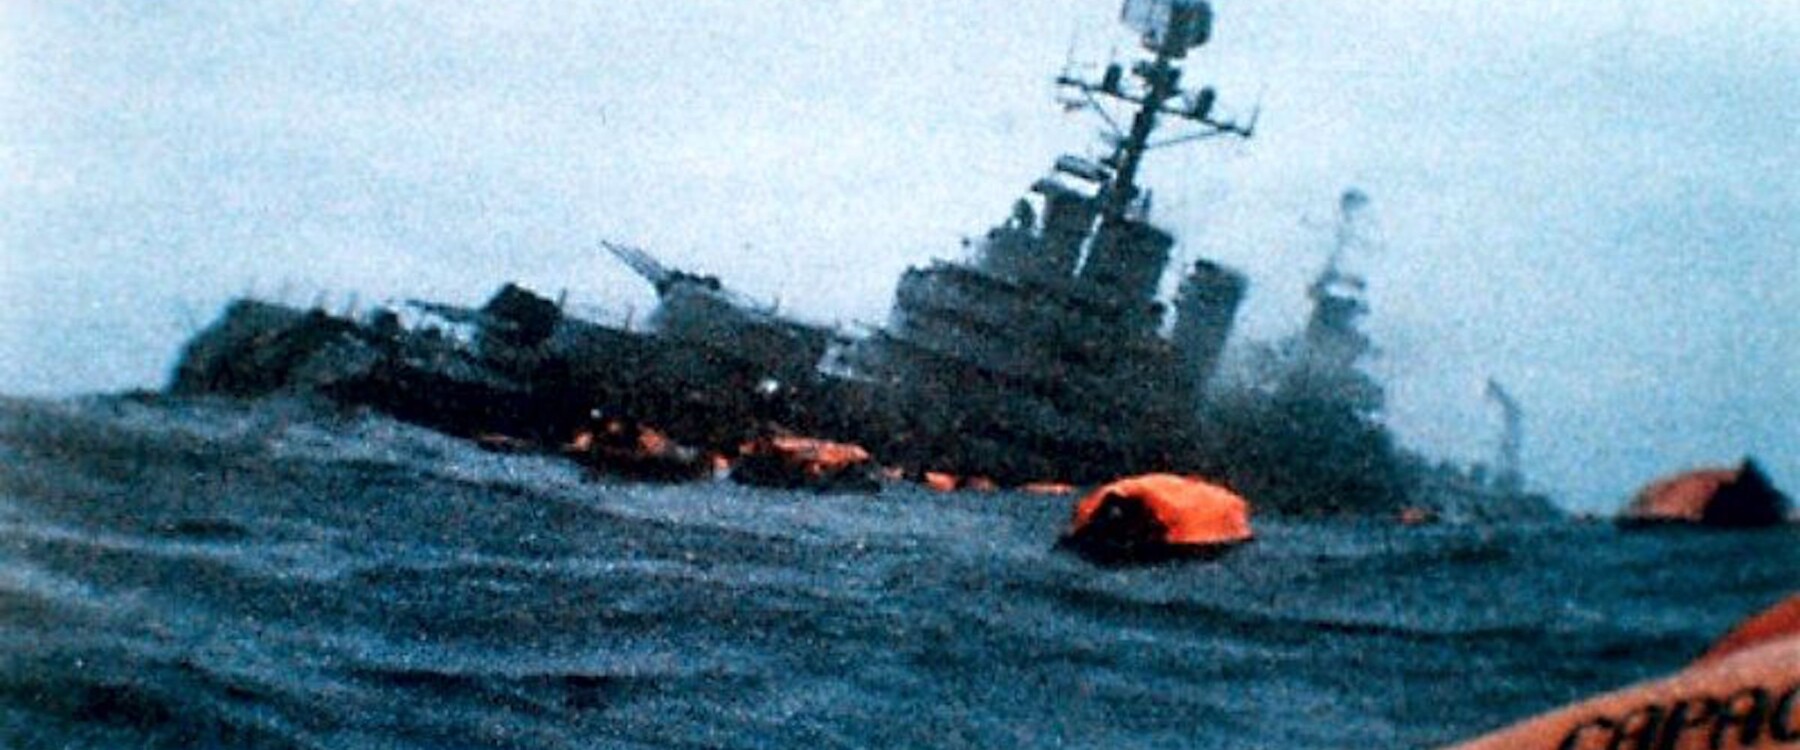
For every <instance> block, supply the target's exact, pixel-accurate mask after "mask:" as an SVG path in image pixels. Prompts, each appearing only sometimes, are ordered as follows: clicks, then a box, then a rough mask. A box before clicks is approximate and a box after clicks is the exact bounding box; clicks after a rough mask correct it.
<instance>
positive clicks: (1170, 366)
mask: <svg viewBox="0 0 1800 750" xmlns="http://www.w3.org/2000/svg"><path fill="white" fill-rule="evenodd" d="M1123 20H1124V21H1125V22H1126V24H1127V25H1129V26H1130V27H1131V28H1132V29H1134V30H1135V31H1137V32H1138V33H1140V34H1142V35H1143V43H1144V48H1145V50H1146V51H1148V52H1149V53H1150V56H1149V57H1148V58H1147V59H1143V60H1141V61H1138V62H1136V63H1135V64H1133V65H1131V66H1130V68H1129V70H1127V69H1126V68H1125V67H1124V66H1122V65H1120V64H1117V63H1115V64H1112V65H1109V66H1108V67H1107V68H1106V69H1105V72H1104V74H1103V75H1102V76H1101V77H1100V78H1099V80H1085V79H1081V78H1077V77H1073V76H1068V75H1065V76H1063V77H1060V78H1059V79H1058V80H1057V83H1058V84H1059V85H1060V86H1061V87H1063V89H1064V90H1065V91H1066V92H1068V93H1069V94H1071V95H1072V97H1073V98H1072V101H1077V102H1079V103H1080V105H1081V106H1082V107H1084V108H1090V109H1093V110H1095V111H1098V112H1100V113H1101V114H1102V115H1103V116H1104V114H1105V110H1104V109H1103V107H1105V106H1109V105H1110V106H1118V105H1121V104H1122V105H1125V106H1127V107H1129V108H1130V109H1131V110H1132V116H1131V119H1130V122H1129V125H1128V126H1127V127H1124V128H1119V127H1113V128H1112V132H1111V134H1110V136H1109V138H1108V141H1109V143H1108V146H1109V147H1110V153H1108V154H1107V155H1106V156H1105V157H1103V158H1101V159H1098V160H1093V159H1087V158H1083V157H1080V156H1074V155H1065V156H1063V157H1061V158H1059V159H1057V160H1056V161H1055V163H1054V168H1053V171H1052V174H1051V175H1050V176H1048V177H1045V178H1043V179H1041V180H1039V181H1038V182H1037V183H1036V184H1034V185H1032V187H1031V196H1030V197H1029V198H1027V199H1021V200H1020V201H1019V202H1017V203H1016V204H1015V205H1014V208H1013V212H1012V216H1011V218H1010V219H1008V220H1007V221H1006V222H1005V223H1003V224H1001V225H1000V226H997V227H995V228H994V229H992V230H990V231H989V232H988V233H987V234H986V235H985V236H984V237H982V238H980V239H979V240H978V241H976V242H974V243H973V247H972V251H973V252H972V257H971V258H970V259H969V260H968V261H965V262H945V261H938V262H935V263H932V264H931V265H928V266H924V267H915V268H912V269H909V270H908V271H906V273H905V275H904V276H902V278H901V279H900V282H899V284H898V287H897V289H896V294H895V299H894V305H893V308H892V311H891V313H890V316H889V319H888V321H887V325H886V327H884V328H883V329H881V330H879V331H877V332H875V333H874V335H872V336H870V337H869V338H868V339H867V340H865V341H863V342H861V343H860V344H859V345H858V346H857V347H856V349H855V351H854V352H853V353H852V356H851V360H852V362H853V364H854V366H855V367H856V368H857V369H858V370H859V371H860V372H861V373H863V374H864V375H865V376H866V377H868V378H869V379H871V380H873V381H875V382H876V383H877V384H879V385H880V386H881V387H883V388H884V389H886V391H887V393H886V394H885V395H886V398H888V399H889V400H890V401H891V402H892V403H893V404H894V411H895V412H896V413H898V414H902V415H904V416H905V418H906V420H907V421H908V422H909V424H908V427H907V432H908V434H909V437H910V438H911V440H910V443H909V444H908V445H907V446H906V448H907V450H906V452H907V453H911V454H915V455H917V456H921V457H924V456H930V457H935V458H937V459H938V460H940V461H941V460H942V459H943V457H952V459H953V463H965V464H967V465H964V466H950V467H946V468H950V469H955V470H970V471H983V472H988V473H994V474H999V475H1001V477H1000V478H1003V479H1030V478H1038V477H1045V476H1056V477H1063V478H1069V479H1087V478H1097V477H1101V476H1104V475H1106V474H1107V473H1108V472H1110V471H1116V470H1117V467H1120V466H1137V467H1146V468H1150V467H1158V466H1163V465H1167V464H1169V463H1170V462H1171V461H1172V460H1173V456H1172V455H1171V453H1170V451H1171V450H1179V449H1180V446H1183V445H1185V444H1187V443H1188V442H1189V440H1188V438H1190V437H1191V435H1192V434H1193V429H1194V424H1195V421H1196V419H1197V417H1198V411H1199V409H1200V406H1201V400H1200V393H1201V387H1202V386H1203V385H1204V384H1205V382H1206V381H1207V379H1208V378H1209V377H1210V376H1211V374H1212V371H1213V369H1214V367H1215V365H1216V363H1217V361H1218V356H1219V352H1220V349H1221V347H1222V346H1223V344H1224V342H1225V339H1226V338H1227V335H1228V333H1229V330H1230V328H1231V324H1232V320H1233V318H1234V317H1235V314H1236V310H1237V306H1238V303H1239V302H1240V301H1241V299H1242V297H1243V294H1244V290H1245V286H1246V282H1245V280H1244V277H1243V275H1242V274H1240V273H1238V272H1236V271H1234V270H1232V269H1229V268H1226V267H1224V266H1222V265H1219V264H1217V263H1213V262H1210V261H1204V260H1202V261H1200V262H1197V263H1196V264H1194V266H1193V267H1192V268H1191V269H1189V271H1188V273H1187V276H1186V278H1185V279H1184V280H1183V281H1182V282H1181V285H1180V290H1179V291H1178V293H1177V296H1176V299H1175V301H1174V305H1173V307H1174V321H1173V325H1172V326H1167V324H1168V323H1169V321H1168V320H1167V318H1169V317H1170V312H1169V309H1168V308H1169V305H1168V304H1166V303H1165V302H1163V301H1162V300H1160V299H1158V288H1159V286H1160V284H1161V281H1162V278H1163V276H1164V274H1165V272H1166V271H1167V267H1168V265H1169V262H1170V254H1171V249H1172V248H1173V247H1174V245H1175V239H1174V237H1173V236H1172V235H1171V234H1169V232H1167V231H1165V230H1164V229H1162V228H1160V227H1157V226H1155V225H1154V224H1152V223H1151V222H1150V208H1151V200H1150V198H1151V196H1150V193H1149V191H1147V190H1145V189H1143V188H1142V187H1141V186H1140V185H1139V184H1138V173H1139V170H1140V167H1141V166H1142V164H1143V160H1144V157H1145V155H1146V154H1147V153H1148V152H1149V151H1151V150H1152V149H1154V148H1157V147H1160V146H1163V145H1171V144H1173V143H1179V142H1185V141H1189V140H1197V139H1201V138H1206V137H1211V136H1238V137H1247V136H1249V135H1250V134H1251V132H1252V127H1250V126H1241V125H1239V124H1237V123H1233V122H1228V121H1223V120H1220V119H1216V118H1214V117H1213V113H1212V109H1213V103H1214V100H1215V95H1214V93H1213V91H1212V89H1200V90H1198V91H1190V90H1187V89H1184V88H1183V87H1182V84H1181V69H1180V67H1179V62H1180V61H1181V60H1182V59H1183V58H1184V57H1186V55H1187V54H1188V53H1189V52H1190V51H1192V50H1194V49H1196V48H1198V47H1200V46H1201V45H1203V44H1205V43H1206V41H1207V39H1208V37H1209V36H1210V34H1211V28H1212V11H1211V8H1210V7H1209V6H1208V5H1207V4H1206V3H1204V2H1198V1H1191V0H1160V1H1155V0H1130V1H1129V2H1127V3H1126V4H1125V8H1124V12H1123ZM1106 122H1107V123H1108V125H1109V126H1112V125H1113V123H1115V122H1116V121H1115V120H1113V119H1111V118H1110V117H1107V118H1106ZM1165 124H1177V125H1180V126H1185V127H1184V130H1185V131H1186V132H1184V133H1181V134H1177V135H1175V136H1173V137H1171V138H1169V139H1168V140H1166V141H1163V142H1155V141H1153V140H1152V137H1153V136H1154V135H1156V134H1157V132H1158V130H1159V128H1160V127H1161V126H1163V125H1165ZM1166 326H1167V327H1168V328H1169V329H1170V330H1171V331H1172V334H1171V335H1168V336H1165V335H1164V334H1163V331H1164V329H1165V327H1166ZM959 457H960V458H961V459H962V460H961V461H956V460H955V459H956V458H959Z"/></svg>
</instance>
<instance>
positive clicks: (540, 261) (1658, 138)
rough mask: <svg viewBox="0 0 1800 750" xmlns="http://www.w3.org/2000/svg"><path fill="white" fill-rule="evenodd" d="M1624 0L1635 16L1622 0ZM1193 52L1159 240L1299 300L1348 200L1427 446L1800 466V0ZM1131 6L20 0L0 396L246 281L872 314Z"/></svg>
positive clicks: (952, 238)
mask: <svg viewBox="0 0 1800 750" xmlns="http://www.w3.org/2000/svg"><path fill="white" fill-rule="evenodd" d="M1646 6H1648V7H1646ZM1216 7H1217V11H1218V23H1217V28H1216V31H1215V36H1214V44H1213V45H1212V46H1209V47H1207V48H1205V49H1203V50H1201V51H1200V52H1199V53H1198V54H1197V55H1196V56H1195V57H1194V58H1193V59H1192V64H1191V65H1190V73H1189V78H1190V79H1191V80H1196V81H1202V82H1215V83H1217V84H1218V86H1219V88H1220V93H1221V106H1222V108H1223V111H1225V112H1227V113H1231V112H1240V113H1242V112H1247V111H1248V110H1249V109H1250V107H1251V106H1252V105H1254V104H1255V103H1256V102H1258V101H1260V102H1261V103H1262V106H1263V118H1262V122H1261V128H1260V130H1259V132H1258V137H1257V138H1256V139H1255V140H1254V141H1251V142H1249V143H1243V144H1212V145H1206V146H1201V147H1197V148H1192V149H1188V150H1186V151H1183V152H1179V153H1173V152H1172V153H1167V154H1161V155H1159V156H1158V159H1157V161H1155V162H1154V163H1153V164H1152V165H1151V167H1150V168H1149V170H1148V174H1147V179H1148V181H1149V182H1150V183H1151V184H1152V186H1153V187H1155V188H1156V190H1157V205H1158V211H1159V217H1160V219H1161V221H1163V222H1164V223H1166V224H1167V225H1169V226H1171V227H1172V228H1173V229H1175V230H1176V231H1177V233H1178V234H1180V235H1181V237H1182V244H1181V245H1180V246H1179V248H1178V250H1177V252H1178V253H1179V254H1180V256H1181V257H1183V258H1190V257H1195V256H1199V255H1205V256H1208V257H1213V258H1217V259H1220V260H1223V261H1225V262H1227V263H1230V264H1232V265H1235V266H1238V267H1240V268H1242V269H1244V270H1245V271H1246V272H1248V273H1249V275H1250V276H1251V278H1252V283H1253V288H1252V293H1251V294H1252V296H1251V298H1250V300H1249V302H1248V303H1247V306H1246V309H1245V312H1244V317H1243V330H1244V331H1245V332H1246V333H1249V334H1252V335H1256V336H1260V337H1273V336H1278V335H1281V334H1283V333H1285V332H1287V331H1288V330H1290V329H1291V328H1292V327H1294V326H1296V325H1297V324H1298V323H1299V321H1300V319H1301V317H1302V316H1303V315H1304V312H1305V311H1304V301H1303V297H1302V287H1303V284H1304V282H1305V279H1306V278H1307V276H1308V275H1310V274H1311V273H1312V272H1313V271H1314V270H1315V269H1316V267H1317V265H1318V263H1319V262H1320V261H1321V260H1322V258H1323V250H1324V246H1325V242H1326V237H1327V234H1328V233H1327V232H1326V231H1325V230H1324V229H1323V228H1322V227H1321V226H1319V224H1320V223H1321V222H1323V221H1325V220H1326V219H1328V218H1329V216H1330V215H1331V209H1332V206H1333V203H1334V199H1335V196H1336V195H1337V193H1338V192H1339V191H1340V190H1342V189H1343V188H1344V187H1346V186H1349V185H1357V186H1360V187H1362V188H1363V189H1364V190H1365V191H1367V192H1368V193H1369V194H1370V195H1371V196H1372V197H1373V200H1374V204H1373V208H1372V218H1373V219H1374V224H1375V227H1376V230H1377V231H1378V234H1379V236H1380V239H1381V247H1380V249H1379V250H1377V251H1376V252H1372V253H1367V254H1365V255H1363V256H1362V257H1360V258H1357V259H1355V260H1354V263H1355V265H1356V267H1357V269H1358V270H1360V271H1362V272H1364V273H1366V274H1367V275H1368V276H1369V277H1370V282H1371V290H1370V297H1371V302H1372V304H1373V306H1374V308H1375V314H1374V316H1373V317H1372V319H1371V320H1370V328H1371V331H1372V333H1373V334H1374V335H1375V336H1376V338H1377V339H1378V341H1379V342H1380V344H1381V346H1382V347H1383V351H1384V354H1383V357H1382V358H1381V360H1380V361H1378V362H1377V363H1376V369H1377V370H1378V372H1379V373H1380V374H1381V375H1382V376H1383V377H1384V378H1385V379H1386V381H1387V382H1388V384H1389V387H1390V395H1391V398H1390V401H1391V407H1390V412H1391V414H1390V421H1391V422H1392V423H1393V424H1394V425H1395V427H1396V428H1397V429H1398V430H1399V431H1400V432H1401V434H1402V435H1403V436H1405V438H1406V439H1407V440H1408V442H1410V443H1412V444H1414V445H1416V446H1419V447H1421V448H1422V449H1424V450H1426V451H1427V452H1428V453H1432V454H1436V455H1444V456H1448V457H1455V458H1474V457H1482V456H1484V455H1486V453H1487V452H1488V451H1490V450H1491V447H1492V445H1493V442H1494V436H1495V431H1496V429H1497V428H1496V426H1495V423H1496V419H1495V416H1494V414H1493V413H1492V412H1491V409H1490V408H1489V407H1488V406H1487V405H1486V404H1484V403H1483V402H1482V400H1481V384H1482V382H1483V381H1484V380H1485V379H1486V378H1487V377H1489V376H1490V375H1491V376H1493V377H1496V378H1498V379H1500V380H1501V381H1503V382H1505V383H1506V384H1507V385H1508V386H1509V387H1510V388H1511V389H1512V390H1513V391H1514V392H1515V393H1516V394H1517V395H1518V397H1519V398H1520V400H1521V401H1523V402H1524V403H1525V404H1526V406H1527V408H1528V410H1529V417H1528V418H1529V428H1530V434H1529V436H1528V442H1527V449H1526V458H1527V463H1528V467H1527V468H1528V470H1529V471H1530V472H1531V475H1532V477H1533V480H1534V481H1535V482H1536V483H1537V484H1538V485H1539V486H1541V487H1543V488H1545V489H1548V490H1551V491H1552V492H1554V493H1556V494H1557V495H1558V496H1559V497H1560V498H1561V499H1563V500H1564V501H1565V502H1567V503H1568V504H1570V505H1572V506H1574V507H1579V508H1595V509H1605V508H1610V507H1612V506H1613V505H1615V504H1616V503H1618V502H1619V501H1620V500H1621V499H1622V497H1623V496H1624V495H1625V494H1628V493H1629V492H1630V491H1631V490H1632V489H1633V488H1635V487H1636V486H1637V485H1638V484H1640V483H1642V482H1643V481H1644V480H1646V479H1648V478H1650V477H1651V476H1653V475H1655V474H1657V473H1660V472H1663V471H1667V470H1672V469H1678V468H1684V467H1687V466H1691V465H1696V464H1705V463H1719V462H1728V461H1733V460H1735V459H1736V458H1737V457H1738V456H1739V455H1741V454H1743V453H1746V452H1754V453H1756V454H1758V455H1760V456H1762V457H1763V458H1764V459H1765V461H1766V463H1767V464H1768V465H1769V466H1771V468H1772V469H1773V470H1774V473H1775V476H1776V479H1777V481H1778V482H1779V483H1781V484H1783V485H1785V486H1786V487H1788V488H1789V490H1790V491H1795V490H1800V428H1797V427H1796V425H1800V323H1796V322H1795V321H1796V313H1795V310H1796V309H1797V308H1800V212H1797V211H1796V208H1797V207H1800V177H1796V175H1800V110H1797V109H1796V104H1800V44H1797V43H1796V42H1795V41H1794V40H1795V39H1800V3H1795V2H1788V1H1785V0H1783V1H1780V2H1758V3H1689V4H1681V5H1677V4H1660V5H1654V6H1651V5H1650V4H1642V3H1634V2H1625V1H1621V2H1602V1H1599V0H1595V1H1585V0H1584V1H1583V2H1574V1H1553V0H1521V1H1520V2H1512V3H1483V4H1471V3H1462V2H1452V1H1451V0H1439V1H1437V2H1426V1H1424V0H1414V1H1413V2H1382V3H1359V4H1348V3H1337V2H1318V3H1305V4H1298V3H1278V2H1274V1H1273V0H1258V1H1255V2H1252V1H1249V0H1246V1H1245V2H1219V3H1217V6H1216ZM1115 14H1116V6H1115V4H1114V2H1112V0H1053V1H1045V0H1037V1H1034V2H986V3H967V2H917V1H915V2H897V1H896V2H879V1H876V0H868V1H866V2H848V1H845V2H825V3H811V4H806V6H805V7H804V8H802V7H801V6H800V4H796V3H775V2H742V1H741V0H740V1H736V2H726V1H724V0H712V1H691V2H682V3H653V2H647V1H634V0H614V1H611V2H605V3H589V4H580V5H577V4H569V3H512V4H506V5H505V6H504V7H494V4H475V3H468V4H459V5H456V6H454V7H453V6H452V4H450V3H437V2H423V1H417V2H407V1H401V0H387V1H367V2H354V3H351V2H339V3H313V2H298V1H297V0H295V1H288V0H239V1H234V2H211V3H141V2H61V1H58V2H51V1H49V0H8V1H7V2H4V3H0V296H3V297H4V298H5V299H6V300H7V304H6V305H4V306H0V392H4V393H9V394H39V395H41V394H67V393H78V392H87V391H95V390H111V389H119V388H127V387H154V386H159V385H160V384H161V383H162V382H163V380H164V378H165V377H166V373H167V370H168V367H169V366H170V365H171V364H172V362H173V360H174V357H175V356H176V354H177V352H178V348H179V346H180V343H181V341H182V340H183V338H184V337H185V336H186V335H188V334H189V333H191V332H192V331H193V330H194V329H195V327H197V326H199V325H202V324H204V323H205V322H206V321H208V320H210V319H211V318H212V317H213V316H214V315H216V314H217V312H218V310H219V309H220V307H221V306H222V304H223V303H224V302H225V301H226V300H227V299H228V298H229V297H231V296H232V295H235V294H239V293H242V292H246V291H252V290H253V291H255V292H257V293H260V294H263V295H271V296H272V295H284V296H286V297H287V298H289V299H291V300H292V301H296V302H303V301H310V300H312V299H313V298H314V297H315V296H316V295H318V294H320V293H326V294H327V296H328V299H329V300H331V301H332V304H334V305H341V304H344V302H345V300H346V299H347V298H348V297H349V296H351V295H352V294H354V295H356V296H357V297H358V298H359V299H361V300H363V301H365V302H366V301H374V300H381V299H385V298H397V297H409V296H413V297H430V298H438V299H446V300H450V301H459V302H468V303H475V302H478V301H480V300H481V299H482V298H484V297H485V296H486V295H487V294H488V293H489V292H491V291H492V289H493V288H495V287H496V286H497V285H498V284H499V283H500V282H501V281H504V280H508V279H516V280H520V281H522V282H524V283H526V284H528V285H531V286H535V287H537V288H539V289H542V290H545V291H547V292H554V291H556V290H559V289H567V290H568V292H569V294H570V298H571V300H573V301H574V302H576V303H578V304H587V305H602V306H607V307H611V308H615V309H623V308H627V307H631V308H635V309H639V310H641V309H643V308H645V307H647V306H648V305H649V304H650V303H651V301H652V297H651V295H650V292H649V290H648V289H647V287H645V285H644V284H642V283H641V282H639V281H638V280H637V279H635V277H632V276H630V275H629V273H628V272H626V271H624V270H623V269H622V268H620V267H618V266H617V264H616V263H615V262H613V261H612V260H611V259H610V258H608V257H606V256H604V255H603V254H601V253H597V252H595V251H594V249H593V248H594V247H595V245H596V243H597V241H598V240H600V239H602V238H607V239H617V240H622V241H626V242H631V243H635V244H639V245H643V246H645V247H648V248H650V249H651V250H652V251H653V252H656V253H658V254H659V255H661V256H662V257H664V258H665V259H666V260H668V261H670V262H672V263H674V264H677V265H685V266H689V267H692V268H695V269H697V270H705V271H710V272H713V273H717V274H720V275H721V276H723V277H725V278H726V279H727V280H728V281H729V282H731V283H733V284H735V285H736V286H738V287H739V288H741V289H743V290H744V291H746V292H748V293H751V294H752V295H755V296H759V297H763V298H767V299H779V300H780V301H781V302H782V304H783V305H784V306H785V307H786V308H788V309H791V310H795V311H798V312H801V313H804V314H806V315H809V316H811V317H813V318H815V319H818V320H822V321H827V322H829V321H832V320H843V321H851V320H863V321H879V320H881V319H882V317H883V316H884V314H885V310H886V308H887V305H888V302H889V299H890V297H891V294H892V286H893V283H894V280H895V278H896V277H897V276H898V274H899V273H900V271H901V270H903V269H904V268H905V267H906V266H907V265H909V264H916V263H921V262H925V261H927V260H929V259H930V258H932V257H934V256H942V257H953V256H955V255H956V254H957V253H958V252H959V248H958V239H959V238H960V237H962V236H964V235H974V234H978V233H980V232H981V231H983V230H984V229H985V228H986V227H987V226H988V225H989V224H991V223H993V222H994V221H996V220H999V219H1001V218H1004V216H1005V215H1006V213H1007V211H1008V208H1009V207H1010V205H1011V202H1012V200H1013V198H1014V197H1015V196H1016V195H1018V194H1019V193H1020V192H1021V191H1022V190H1023V189H1024V188H1025V187H1026V186H1027V185H1028V184H1029V183H1030V182H1031V180H1032V179H1034V178H1035V177H1036V176H1038V175H1039V174H1040V173H1041V172H1042V171H1043V170H1044V168H1045V167H1047V165H1048V164H1049V162H1050V160H1051V159H1052V158H1053V157H1054V156H1055V155H1056V154H1057V153H1060V152H1062V151H1064V150H1068V151H1076V152H1080V151H1083V150H1085V149H1088V148H1090V147H1091V145H1092V144H1093V143H1094V140H1093V138H1092V135H1093V132H1094V128H1093V127H1092V124H1091V121H1089V120H1087V119H1085V118H1083V117H1081V116H1078V115H1065V114H1063V113H1061V112H1059V111H1058V110H1057V109H1056V108H1055V107H1054V106H1053V103H1052V99H1051V97H1052V93H1053V92H1052V88H1051V86H1050V83H1049V79H1050V77H1051V76H1053V75H1055V74H1056V73H1057V72H1058V71H1059V69H1060V68H1061V67H1062V64H1063V61H1064V58H1065V55H1066V53H1067V51H1068V49H1069V47H1070V44H1071V41H1072V40H1073V41H1074V42H1075V47H1076V50H1077V56H1078V57H1079V58H1082V59H1087V60H1101V59H1103V58H1105V57H1106V55H1107V54H1108V52H1109V50H1112V49H1115V48H1116V49H1119V50H1121V51H1124V50H1127V49H1129V47H1130V40H1129V39H1128V38H1127V37H1126V36H1125V35H1124V34H1123V33H1122V32H1121V31H1120V30H1119V29H1118V28H1117V26H1116V25H1115V24H1114V22H1113V21H1114V18H1115Z"/></svg>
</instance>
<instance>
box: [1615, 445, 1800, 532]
mask: <svg viewBox="0 0 1800 750" xmlns="http://www.w3.org/2000/svg"><path fill="white" fill-rule="evenodd" d="M1791 505H1792V504H1791V503H1790V502H1789V500H1788V498H1787V496H1786V495H1783V494H1781V491H1780V490H1777V489H1775V486H1774V485H1773V484H1771V483H1770V482H1769V477H1768V475H1766V474H1764V473H1763V472H1762V469H1761V468H1760V467H1758V466H1757V465H1756V461H1755V460H1753V459H1749V458H1746V459H1744V462H1743V463H1742V464H1740V465H1738V467H1737V468H1735V469H1700V470H1696V471H1689V472H1685V473H1682V474H1677V475H1675V476H1672V477H1667V478H1665V479H1660V480H1657V481H1655V482H1652V483H1650V484H1649V485H1647V486H1645V487H1644V488H1643V489H1642V490H1639V491H1638V494H1637V496H1636V497H1634V498H1632V500H1631V504H1630V505H1628V506H1626V507H1625V510H1624V511H1623V512H1621V513H1620V514H1619V518H1618V522H1619V524H1620V525H1621V526H1649V525H1661V524H1694V525H1700V526H1718V527H1727V528H1746V527H1757V526H1774V525H1776V524H1780V523H1783V522H1785V521H1787V514H1788V510H1789V508H1790V507H1791Z"/></svg>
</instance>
